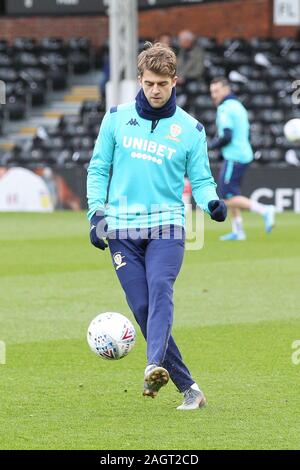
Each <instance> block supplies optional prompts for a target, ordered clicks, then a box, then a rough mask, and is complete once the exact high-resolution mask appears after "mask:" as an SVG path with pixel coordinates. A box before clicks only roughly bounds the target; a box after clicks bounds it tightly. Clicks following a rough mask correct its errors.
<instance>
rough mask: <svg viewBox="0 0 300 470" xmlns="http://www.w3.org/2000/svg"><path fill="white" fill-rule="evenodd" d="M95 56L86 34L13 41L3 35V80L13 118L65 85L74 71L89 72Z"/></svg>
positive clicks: (0, 50)
mask: <svg viewBox="0 0 300 470" xmlns="http://www.w3.org/2000/svg"><path fill="white" fill-rule="evenodd" d="M93 60H94V56H93V52H92V48H91V45H90V42H89V41H88V40H87V39H85V38H72V39H70V40H69V41H67V42H64V41H63V40H62V39H60V38H51V37H49V38H47V37H46V38H44V39H42V40H41V41H40V42H37V41H36V40H35V39H33V38H16V39H15V41H14V42H13V44H12V45H9V44H8V43H7V41H6V40H3V39H0V80H3V81H4V82H5V83H6V86H7V103H8V117H9V119H23V118H24V117H25V116H26V113H28V111H29V110H30V106H31V105H33V106H35V105H41V104H43V103H44V102H45V100H46V98H47V93H48V91H49V90H51V89H53V90H62V89H65V88H66V87H67V81H68V77H69V76H70V75H71V74H72V73H75V74H76V73H86V72H88V71H89V70H90V69H91V67H92V66H93ZM24 97H27V99H23V98H24Z"/></svg>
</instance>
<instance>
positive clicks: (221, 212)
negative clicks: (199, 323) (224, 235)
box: [208, 199, 227, 222]
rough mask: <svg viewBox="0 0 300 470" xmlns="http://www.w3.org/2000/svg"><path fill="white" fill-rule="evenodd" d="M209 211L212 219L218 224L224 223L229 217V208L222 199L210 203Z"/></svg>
mask: <svg viewBox="0 0 300 470" xmlns="http://www.w3.org/2000/svg"><path fill="white" fill-rule="evenodd" d="M208 209H209V212H210V217H211V218H212V219H213V220H216V221H217V222H224V220H225V219H226V216H227V207H226V204H225V202H224V201H222V199H214V200H212V201H209V203H208Z"/></svg>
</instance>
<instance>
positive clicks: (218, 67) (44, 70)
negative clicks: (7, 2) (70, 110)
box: [0, 37, 300, 166]
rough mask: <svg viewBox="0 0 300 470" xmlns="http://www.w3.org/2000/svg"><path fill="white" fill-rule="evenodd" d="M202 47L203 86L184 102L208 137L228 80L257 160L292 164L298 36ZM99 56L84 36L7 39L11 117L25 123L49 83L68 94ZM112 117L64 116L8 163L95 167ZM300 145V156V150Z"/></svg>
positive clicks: (0, 55)
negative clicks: (221, 82) (213, 91)
mask: <svg viewBox="0 0 300 470" xmlns="http://www.w3.org/2000/svg"><path fill="white" fill-rule="evenodd" d="M198 41H199V44H200V45H201V46H202V47H203V49H204V51H205V70H204V76H203V81H201V82H193V81H190V82H188V83H186V84H185V86H184V87H183V86H178V87H177V96H178V103H179V104H180V105H181V106H182V107H183V108H184V109H186V111H188V112H189V113H191V114H192V115H194V116H195V117H196V118H197V119H198V120H199V121H201V122H202V123H203V124H204V126H205V128H206V132H207V135H208V138H209V139H210V138H212V137H213V136H214V135H215V132H216V127H215V113H216V111H215V107H214V105H213V103H212V101H211V98H210V95H209V83H210V80H211V79H212V78H214V77H215V76H216V75H218V76H219V75H226V76H228V77H229V78H230V79H231V81H232V89H233V91H234V93H236V94H237V96H238V97H239V98H240V99H241V101H242V102H243V103H244V104H245V106H246V107H247V109H248V113H249V120H250V123H251V141H252V145H253V149H254V152H255V159H256V161H257V162H259V163H262V164H278V162H284V155H285V152H286V151H287V150H288V149H289V148H290V147H291V144H290V143H289V142H287V141H286V139H285V138H284V136H283V126H284V123H285V122H286V121H287V120H288V119H291V118H293V117H300V109H299V106H298V104H297V103H296V102H293V98H292V95H293V93H294V91H295V88H294V85H293V82H294V80H295V79H296V78H297V77H298V76H299V75H300V42H299V41H297V40H295V39H291V38H280V39H273V38H263V39H261V38H252V39H251V40H250V41H246V40H244V39H227V40H225V41H224V42H223V43H222V44H218V43H217V42H216V41H215V40H214V39H212V38H204V37H201V38H199V39H198ZM93 54H96V51H92V49H91V46H90V43H89V41H87V40H85V39H83V38H77V39H72V40H69V41H68V42H67V43H64V42H63V41H62V40H61V39H58V38H45V39H43V40H42V41H41V42H40V43H39V44H37V43H36V42H35V41H33V40H30V39H29V40H27V39H26V40H22V39H16V41H15V43H14V45H13V47H12V48H11V49H9V48H8V51H7V44H5V41H0V79H2V80H5V81H6V82H7V83H8V84H9V86H8V93H9V98H8V108H9V112H10V115H11V116H14V117H18V116H20V115H21V114H22V111H24V108H25V109H26V99H25V97H26V94H27V93H28V90H29V91H30V94H31V96H32V100H33V103H35V102H40V101H41V99H42V95H45V89H46V85H47V80H51V81H52V84H53V87H54V88H61V87H64V86H65V85H66V83H65V79H66V76H67V71H68V70H70V67H71V68H73V71H74V72H76V73H77V72H78V73H79V72H86V71H88V70H89V68H90V66H91V62H92V60H93ZM33 84H34V86H33ZM104 113H105V106H104V103H98V102H93V101H86V102H84V103H83V105H82V107H81V110H80V113H79V114H78V115H75V116H73V115H71V116H70V115H66V116H64V117H62V118H61V120H60V122H59V124H58V126H57V128H55V129H49V130H48V129H47V130H46V134H45V135H46V137H45V135H44V138H42V139H41V138H39V137H38V136H36V137H35V138H34V139H33V140H32V141H31V142H30V144H29V145H28V146H27V147H26V148H24V147H22V148H18V147H17V146H16V148H15V149H14V151H13V152H11V155H10V156H9V158H8V156H7V154H6V155H5V158H6V160H7V163H9V164H17V163H20V162H22V163H23V164H25V163H28V164H33V163H34V164H36V163H39V164H55V165H58V166H72V165H87V163H88V161H89V159H90V157H91V154H92V150H93V147H94V142H95V139H96V137H97V135H98V131H99V126H100V123H101V120H102V118H103V116H104ZM0 126H1V116H0ZM294 147H295V150H296V151H297V152H298V151H300V146H299V145H295V146H294ZM2 158H3V157H2ZM211 158H212V160H217V159H218V153H217V152H212V154H211Z"/></svg>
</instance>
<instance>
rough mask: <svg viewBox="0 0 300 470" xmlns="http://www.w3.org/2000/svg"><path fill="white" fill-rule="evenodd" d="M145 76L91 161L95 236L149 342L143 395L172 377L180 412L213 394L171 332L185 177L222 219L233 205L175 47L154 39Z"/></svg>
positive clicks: (105, 124)
mask: <svg viewBox="0 0 300 470" xmlns="http://www.w3.org/2000/svg"><path fill="white" fill-rule="evenodd" d="M138 73H139V82H140V85H141V89H140V91H139V93H138V95H137V97H136V100H135V101H134V102H132V103H127V104H123V105H120V106H116V107H113V108H111V109H110V111H108V112H107V113H106V115H105V117H104V119H103V121H102V124H101V128H100V133H99V137H98V139H97V141H96V145H95V149H94V153H93V156H92V159H91V162H90V165H89V169H88V180H87V193H88V204H89V212H88V216H89V218H90V221H91V228H90V238H91V242H92V244H93V245H95V246H96V247H97V248H100V249H102V250H104V249H105V248H106V247H107V244H106V242H105V240H104V238H106V239H107V242H108V245H109V249H110V252H111V256H112V260H113V263H114V266H115V270H116V273H117V276H118V278H119V281H120V283H121V285H122V288H123V289H124V292H125V294H126V299H127V302H128V305H129V306H130V308H131V310H132V312H133V314H134V316H135V318H136V321H137V322H138V324H139V326H140V328H141V331H142V333H143V335H144V337H145V338H146V340H147V367H146V369H145V374H144V389H143V395H145V396H150V397H153V398H154V397H155V396H156V395H157V393H158V391H159V389H160V388H161V387H162V386H163V385H166V384H167V382H168V380H169V377H170V378H171V379H172V380H173V382H174V383H175V385H176V386H177V388H178V390H179V391H180V392H182V393H183V395H184V399H183V403H182V405H181V406H179V407H178V409H181V410H190V409H197V408H200V407H201V406H203V405H204V404H205V397H204V394H203V392H202V391H201V390H200V388H199V386H198V385H197V384H196V382H195V380H194V379H193V378H192V376H191V374H190V372H189V370H188V368H187V367H186V365H185V364H184V362H183V359H182V357H181V354H180V352H179V349H178V347H177V345H176V343H175V340H174V339H173V336H172V335H171V329H172V324H173V284H174V282H175V280H176V278H177V275H178V273H179V271H180V268H181V265H182V260H183V254H184V240H185V230H184V225H185V219H184V213H185V210H184V204H183V201H182V192H183V186H184V175H185V174H187V175H188V177H189V179H190V182H191V185H192V190H193V195H194V198H195V200H196V203H197V204H198V206H199V207H201V208H202V209H203V210H204V211H206V212H207V213H209V214H210V216H211V218H212V219H214V220H217V221H223V220H224V219H225V217H226V206H225V204H224V202H223V201H220V200H219V198H218V196H217V194H216V189H215V187H216V185H215V182H214V180H213V178H212V175H211V172H210V168H209V163H208V157H207V149H206V137H205V131H204V129H203V126H202V125H201V124H200V123H199V122H197V121H196V120H195V119H194V118H193V117H191V116H189V115H188V114H187V113H186V112H185V111H183V110H182V109H181V108H179V107H178V106H176V94H175V85H176V78H177V77H176V57H175V54H174V52H173V51H172V50H171V49H170V48H169V47H167V46H164V45H162V44H160V43H157V44H154V45H152V44H151V43H147V44H146V49H145V50H144V51H142V52H141V54H140V55H139V57H138ZM110 174H111V175H112V176H111V179H110ZM108 188H109V189H108Z"/></svg>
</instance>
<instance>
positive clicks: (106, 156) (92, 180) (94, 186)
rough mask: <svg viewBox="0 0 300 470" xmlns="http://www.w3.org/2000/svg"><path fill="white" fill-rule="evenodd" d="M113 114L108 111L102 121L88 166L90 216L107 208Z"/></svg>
mask: <svg viewBox="0 0 300 470" xmlns="http://www.w3.org/2000/svg"><path fill="white" fill-rule="evenodd" d="M112 116H113V114H112V113H110V112H107V113H106V114H105V116H104V119H103V121H102V124H101V127H100V132H99V135H98V138H97V141H96V144H95V147H94V152H93V155H92V158H91V161H90V164H89V167H88V177H87V198H88V218H89V219H91V217H92V216H93V215H94V214H95V212H96V211H97V210H103V211H104V208H105V202H106V198H107V189H108V183H109V176H110V168H111V165H112V162H113V155H114V149H115V139H114V132H113V126H112Z"/></svg>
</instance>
